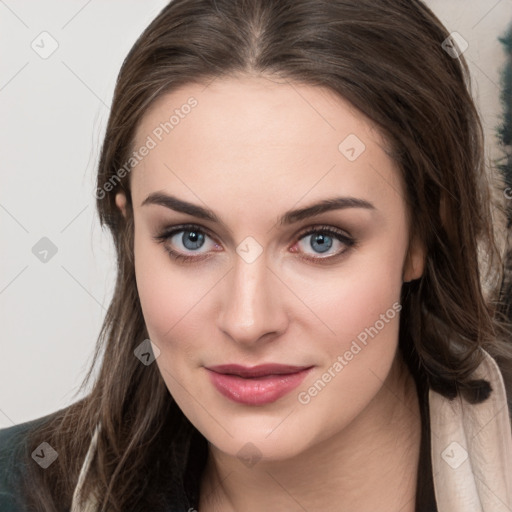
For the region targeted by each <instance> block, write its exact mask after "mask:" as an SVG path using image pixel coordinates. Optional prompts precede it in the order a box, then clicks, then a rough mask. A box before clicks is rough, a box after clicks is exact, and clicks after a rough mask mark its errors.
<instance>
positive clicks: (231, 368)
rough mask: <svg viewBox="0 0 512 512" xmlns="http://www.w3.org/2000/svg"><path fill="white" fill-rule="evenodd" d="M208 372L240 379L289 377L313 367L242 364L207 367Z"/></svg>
mask: <svg viewBox="0 0 512 512" xmlns="http://www.w3.org/2000/svg"><path fill="white" fill-rule="evenodd" d="M206 368H207V369H208V370H211V371H212V372H216V373H224V374H226V375H238V376H239V377H262V376H264V375H287V374H290V373H297V372H300V371H302V370H306V369H308V368H311V366H292V365H287V364H277V363H267V364H260V365H258V366H242V365H240V364H220V365H216V366H207V367H206Z"/></svg>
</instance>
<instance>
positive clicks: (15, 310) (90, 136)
mask: <svg viewBox="0 0 512 512" xmlns="http://www.w3.org/2000/svg"><path fill="white" fill-rule="evenodd" d="M166 3H167V1H166V0H150V1H145V2H141V1H140V0H139V1H137V0H123V1H122V2H121V0H112V1H109V2H105V1H103V2H101V1H100V0H88V1H87V0H68V1H66V2H63V1H61V2H59V1H56V0H53V1H50V0H44V1H43V0H40V1H35V0H32V1H26V0H25V1H21V0H0V47H1V48H2V58H1V60H0V147H1V148H2V151H1V153H0V325H1V326H2V329H1V336H0V350H1V355H0V428H1V427H7V426H10V425H12V424H17V423H21V422H24V421H28V420H30V419H34V418H37V417H40V416H43V415H46V414H48V413H50V412H53V411H55V410H57V409H60V408H62V407H65V406H66V405H69V404H70V403H71V402H73V401H75V400H76V399H78V398H79V397H81V396H82V394H80V395H76V392H77V390H78V386H79V384H80V383H81V381H82V379H83V377H84V375H85V371H86V368H87V367H88V365H89V363H90V361H91V357H92V353H93V349H94V345H95V341H96V337H97V335H98V332H99V329H100V326H101V321H102V318H103V316H104V314H105V311H106V308H107V306H108V303H109V300H110V297H111V294H112V290H113V284H114V277H115V276H114V268H115V267H114V252H113V247H112V244H111V241H110V239H109V238H108V236H107V233H106V232H104V233H102V231H101V229H100V227H99V221H98V219H97V216H96V212H95V204H94V201H95V200H94V196H93V191H94V183H95V165H96V161H97V156H98V153H99V149H100V143H101V139H102V135H103V131H104V128H105V124H106V120H107V115H108V107H109V105H110V102H111V99H112V93H113V88H114V83H115V79H116V76H117V72H118V70H119V67H120V65H121V62H122V60H123V58H124V57H125V55H126V53H127V52H128V50H129V49H130V47H131V46H132V44H133V42H134V41H135V39H136V38H137V37H138V35H139V34H140V33H141V32H142V30H143V29H144V27H145V26H146V25H147V24H148V23H149V22H150V21H151V20H152V19H153V18H154V17H155V16H156V14H157V13H158V12H159V10H160V9H161V8H162V7H163V6H164V5H165V4H166ZM427 3H428V4H429V5H430V6H431V8H432V9H433V10H434V12H435V13H436V14H437V15H438V16H439V17H440V19H441V20H442V21H443V22H444V23H445V25H446V26H447V27H448V29H449V30H450V31H458V32H459V33H460V34H461V35H462V36H463V37H464V38H465V39H466V40H467V41H468V43H469V48H468V49H467V51H466V52H465V56H466V58H467V59H468V60H469V63H470V66H471V70H472V73H473V77H474V80H475V82H476V86H477V89H476V90H475V96H476V97H477V100H478V104H479V106H480V110H481V113H482V117H483V121H484V125H485V127H486V131H487V133H488V136H489V139H488V149H489V154H490V156H491V157H494V156H497V155H498V154H499V153H497V152H496V150H495V149H494V147H493V145H494V141H493V139H492V137H493V134H494V130H495V127H496V125H497V124H498V119H499V117H498V116H499V115H500V104H499V69H500V66H502V65H503V63H504V53H503V49H502V46H501V45H500V44H499V42H498V41H497V36H498V35H502V34H503V33H504V31H505V29H506V26H507V25H508V24H509V23H510V22H511V21H512V0H499V1H498V0H429V1H428V2H427ZM43 31H47V32H48V33H49V34H51V36H52V38H54V39H55V40H56V41H57V43H58V48H57V50H56V51H55V52H54V53H53V54H52V55H51V56H50V57H49V58H47V59H42V58H41V57H40V56H39V55H38V54H37V53H36V52H35V51H34V50H33V49H32V48H31V44H32V41H33V40H34V39H35V40H36V43H34V44H39V47H40V50H39V51H43V48H42V46H43V44H44V48H46V49H47V48H49V45H50V43H51V42H50V39H46V40H45V41H44V43H42V42H41V38H38V37H37V36H39V34H40V33H41V32H43ZM42 237H48V238H49V239H50V240H51V241H52V242H53V244H55V246H56V248H57V253H56V254H55V255H54V256H53V257H52V258H51V259H49V261H48V262H46V263H42V262H41V261H39V259H37V258H36V257H35V255H34V254H33V253H32V247H33V246H34V245H35V244H36V243H37V242H38V241H39V240H40V239H41V238H42Z"/></svg>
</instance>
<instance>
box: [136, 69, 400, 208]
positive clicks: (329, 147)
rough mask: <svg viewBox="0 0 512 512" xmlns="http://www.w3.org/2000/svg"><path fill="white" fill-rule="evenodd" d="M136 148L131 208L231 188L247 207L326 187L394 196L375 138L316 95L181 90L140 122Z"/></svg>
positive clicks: (239, 81) (303, 89) (248, 88)
mask: <svg viewBox="0 0 512 512" xmlns="http://www.w3.org/2000/svg"><path fill="white" fill-rule="evenodd" d="M144 145H146V146H148V147H150V146H151V149H150V150H149V151H147V152H146V153H147V154H146V156H144V157H143V158H142V159H141V160H140V162H138V163H137V164H136V166H135V168H134V169H133V171H132V172H131V176H130V179H131V182H132V187H131V188H132V193H133V196H134V203H135V204H137V203H138V204H140V202H141V201H142V200H143V199H144V198H145V197H146V196H147V194H148V193H150V192H153V191H156V190H165V191H168V192H170V191H176V190H180V191H182V192H183V193H184V194H185V195H186V196H187V197H188V198H193V194H194V192H195V193H196V196H199V197H201V196H200V195H199V194H200V193H201V194H203V196H204V197H213V196H215V195H216V194H217V195H218V194H219V193H226V199H227V198H228V197H229V194H228V193H227V192H228V191H229V190H233V189H234V188H236V190H237V193H238V196H239V197H242V198H243V197H245V198H249V197H250V198H252V199H254V200H258V198H257V197H256V196H258V195H261V196H262V198H263V197H266V198H267V199H268V198H269V197H270V196H271V195H272V191H276V193H279V192H281V193H282V192H283V191H286V193H287V197H289V201H291V202H292V204H295V203H296V202H297V201H299V200H300V198H301V197H302V196H304V195H305V194H309V198H311V199H314V198H315V194H316V195H319V194H320V195H319V197H320V196H321V197H325V193H326V191H328V192H332V191H333V190H332V189H333V188H336V189H337V191H338V192H340V193H342V192H346V193H347V195H350V194H356V193H357V194H359V195H360V194H361V193H368V194H370V195H371V194H373V195H381V196H383V197H384V196H386V194H388V195H389V194H391V195H393V194H394V195H396V193H397V192H398V193H399V195H402V193H401V183H400V181H401V180H400V179H399V176H398V173H397V170H396V168H395V164H394V162H393V161H392V160H391V159H390V157H389V156H388V155H387V154H386V151H385V149H384V147H385V141H384V138H383V137H382V136H381V134H380V133H379V131H378V130H377V129H375V127H374V126H373V125H372V123H371V122H370V121H369V120H368V119H367V118H366V117H365V116H364V115H363V114H362V113H360V112H359V111H358V110H356V109H355V108H353V107H352V105H351V104H350V103H349V102H347V101H346V100H344V99H343V98H341V97H339V96H338V95H336V94H335V93H334V92H332V91H331V90H329V89H327V88H323V87H318V86H311V85H304V84H297V83H291V82H284V81H280V82H276V81H273V80H271V79H268V78H265V77H247V76H246V77H230V78H217V79H215V80H214V81H213V82H211V83H210V84H209V85H205V84H188V85H185V86H182V87H180V88H179V89H177V90H174V91H172V92H171V93H168V94H166V95H164V96H162V97H161V98H159V99H158V100H157V101H156V102H155V103H154V104H153V105H152V106H151V108H150V109H149V110H148V111H147V112H146V113H145V115H144V117H143V118H142V121H141V122H140V124H139V126H138V128H137V131H136V137H135V144H134V149H135V150H138V149H139V148H141V147H142V146H144ZM191 193H192V195H191ZM260 199H261V198H260ZM395 199H396V198H395Z"/></svg>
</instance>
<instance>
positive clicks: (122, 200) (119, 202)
mask: <svg viewBox="0 0 512 512" xmlns="http://www.w3.org/2000/svg"><path fill="white" fill-rule="evenodd" d="M116 206H117V207H118V208H119V209H120V210H121V213H122V214H123V217H124V218H126V195H125V193H124V192H118V193H117V194H116Z"/></svg>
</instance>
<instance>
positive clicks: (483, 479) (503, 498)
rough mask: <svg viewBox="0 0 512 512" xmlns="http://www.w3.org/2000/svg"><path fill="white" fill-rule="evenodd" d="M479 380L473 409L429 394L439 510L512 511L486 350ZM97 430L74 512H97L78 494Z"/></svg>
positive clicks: (510, 469) (498, 382) (506, 446)
mask: <svg viewBox="0 0 512 512" xmlns="http://www.w3.org/2000/svg"><path fill="white" fill-rule="evenodd" d="M484 356H485V357H484V360H483V361H482V364H481V365H480V366H479V367H478V368H477V370H476V372H475V374H474V375H475V378H482V379H486V380H488V381H489V382H490V384H491V386H492V389H493V391H492V393H491V396H490V397H489V398H488V399H487V400H486V401H485V402H483V403H481V404H477V405H471V404H468V403H466V402H465V401H464V400H462V399H461V398H460V397H458V398H456V399H455V400H453V401H450V400H448V399H446V398H445V397H443V396H442V395H440V394H438V393H436V392H435V391H432V390H430V391H429V409H430V425H431V447H432V470H433V479H434V489H435V494H436V503H437V507H438V511H439V512H511V511H512V433H511V424H510V416H509V410H508V405H507V398H506V392H505V386H504V383H503V377H502V375H501V372H500V370H499V368H498V365H497V364H496V362H495V361H494V359H493V358H492V357H491V356H490V355H489V354H488V353H487V352H485V351H484ZM98 431H99V426H98V427H96V430H95V432H94V435H93V437H92V440H91V444H90V446H89V450H88V452H87V455H86V457H85V460H84V463H83V465H82V470H81V472H80V475H79V478H78V483H77V485H76V488H75V492H74V494H73V502H72V506H71V512H97V511H98V508H99V507H98V501H97V500H96V499H95V498H94V496H89V497H88V500H87V503H86V505H85V506H84V507H81V508H80V507H78V505H77V496H78V493H79V492H80V489H81V487H82V485H83V481H84V478H85V475H86V473H87V470H88V468H89V464H90V461H91V459H92V456H93V453H94V450H95V447H96V439H97V435H98Z"/></svg>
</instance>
